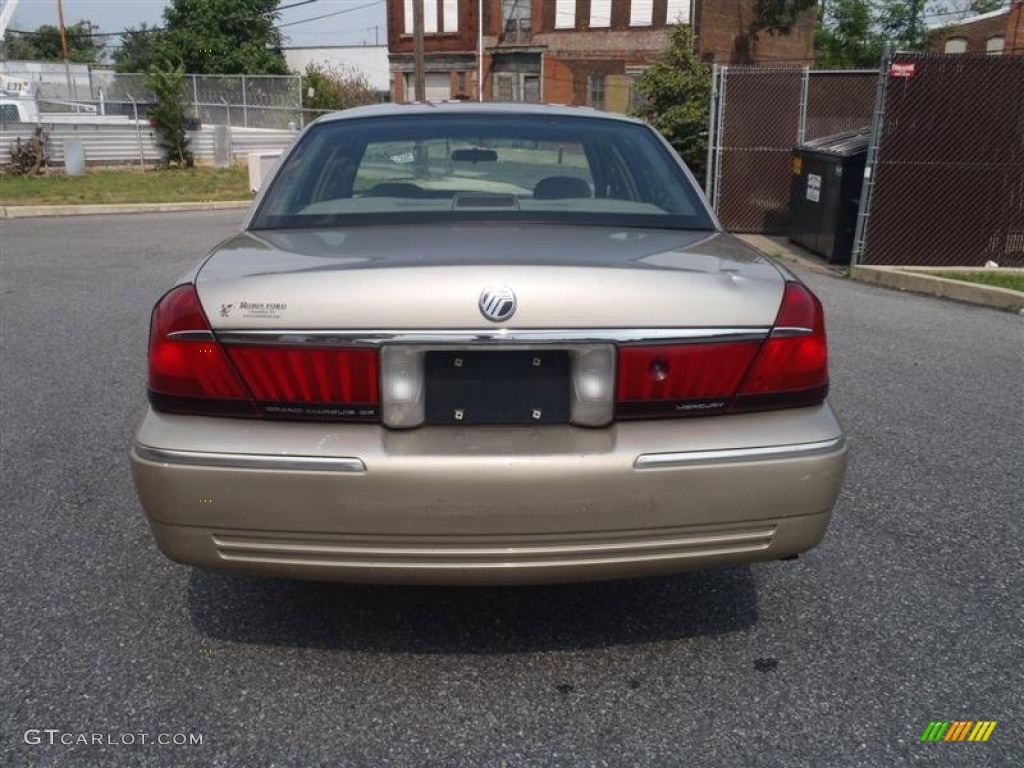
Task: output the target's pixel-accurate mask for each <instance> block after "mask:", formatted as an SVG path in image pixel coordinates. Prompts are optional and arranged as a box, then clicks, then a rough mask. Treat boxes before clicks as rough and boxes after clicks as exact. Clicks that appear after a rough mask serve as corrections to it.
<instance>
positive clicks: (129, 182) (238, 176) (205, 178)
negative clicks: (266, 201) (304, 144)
mask: <svg viewBox="0 0 1024 768" xmlns="http://www.w3.org/2000/svg"><path fill="white" fill-rule="evenodd" d="M251 199H252V193H251V192H250V191H249V173H248V171H247V170H246V169H245V168H237V167H236V168H224V169H218V168H190V169H188V170H166V171H163V170H155V169H147V170H146V171H144V172H143V171H139V170H137V169H135V170H116V171H115V170H109V171H105V170H97V171H89V172H88V173H86V174H85V175H84V176H64V175H60V176H20V177H13V176H0V205H89V204H103V203H198V202H210V201H213V200H251Z"/></svg>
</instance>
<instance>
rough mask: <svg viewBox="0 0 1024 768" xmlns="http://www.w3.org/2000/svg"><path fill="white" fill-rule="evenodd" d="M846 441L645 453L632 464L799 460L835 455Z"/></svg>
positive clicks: (644, 466)
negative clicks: (825, 454)
mask: <svg viewBox="0 0 1024 768" xmlns="http://www.w3.org/2000/svg"><path fill="white" fill-rule="evenodd" d="M845 443H846V438H845V437H843V436H842V435H840V436H839V437H835V438H833V439H831V440H820V441H818V442H815V443H793V444H791V445H769V446H765V447H762V448H733V449H727V450H715V451H682V452H680V453H643V454H641V455H639V456H637V457H636V461H634V462H633V468H634V469H662V468H665V467H688V466H694V465H699V464H726V463H733V462H742V461H757V460H758V459H799V458H807V457H809V456H817V455H820V454H824V453H832V452H833V451H837V450H839V449H840V448H842V447H843V445H844V444H845Z"/></svg>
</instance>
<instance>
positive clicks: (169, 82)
mask: <svg viewBox="0 0 1024 768" xmlns="http://www.w3.org/2000/svg"><path fill="white" fill-rule="evenodd" d="M146 88H148V89H149V91H150V92H151V93H152V94H153V95H154V96H155V97H156V106H155V107H153V109H151V110H150V111H149V117H150V120H152V121H153V123H154V127H155V130H156V144H157V146H158V147H159V148H160V151H161V153H162V154H163V156H164V166H165V167H169V166H172V165H176V166H178V167H179V168H191V167H192V164H193V162H194V158H193V156H192V150H191V148H190V146H189V145H190V143H191V142H190V140H189V137H188V131H187V130H186V124H187V116H186V114H185V68H184V67H183V66H181V65H178V66H177V67H175V68H174V69H160V68H158V67H153V68H152V69H150V70H149V77H148V78H147V79H146Z"/></svg>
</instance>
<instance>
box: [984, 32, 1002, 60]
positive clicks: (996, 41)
mask: <svg viewBox="0 0 1024 768" xmlns="http://www.w3.org/2000/svg"><path fill="white" fill-rule="evenodd" d="M1005 47H1006V38H1005V37H1003V36H1002V35H992V37H990V38H989V39H988V40H986V41H985V53H988V54H991V55H992V56H1000V55H1001V54H1002V53H1003V48H1005Z"/></svg>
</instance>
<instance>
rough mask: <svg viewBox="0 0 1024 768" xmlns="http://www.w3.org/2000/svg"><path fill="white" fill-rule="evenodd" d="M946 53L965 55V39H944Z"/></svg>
mask: <svg viewBox="0 0 1024 768" xmlns="http://www.w3.org/2000/svg"><path fill="white" fill-rule="evenodd" d="M946 53H967V38H966V37H950V38H947V39H946Z"/></svg>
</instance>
